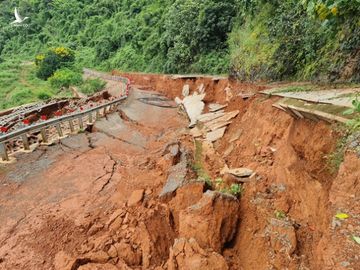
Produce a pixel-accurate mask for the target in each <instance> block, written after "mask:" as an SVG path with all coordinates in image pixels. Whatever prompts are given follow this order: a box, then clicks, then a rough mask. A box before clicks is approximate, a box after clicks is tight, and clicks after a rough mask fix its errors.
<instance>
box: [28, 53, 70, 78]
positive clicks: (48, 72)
mask: <svg viewBox="0 0 360 270" xmlns="http://www.w3.org/2000/svg"><path fill="white" fill-rule="evenodd" d="M74 62H75V53H74V51H73V50H71V49H68V48H65V47H57V48H52V49H50V50H48V51H47V52H46V53H45V54H38V55H37V56H36V57H35V64H36V66H37V67H38V70H37V73H36V75H37V77H38V78H40V79H43V80H47V79H48V78H49V77H51V76H52V75H53V74H54V72H55V71H56V70H58V69H60V68H64V67H68V68H69V67H71V66H72V65H73V64H74Z"/></svg>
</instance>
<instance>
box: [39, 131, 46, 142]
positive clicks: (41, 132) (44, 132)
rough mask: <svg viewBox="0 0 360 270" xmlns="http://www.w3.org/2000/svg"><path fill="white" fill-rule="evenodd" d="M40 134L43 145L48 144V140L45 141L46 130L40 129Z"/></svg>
mask: <svg viewBox="0 0 360 270" xmlns="http://www.w3.org/2000/svg"><path fill="white" fill-rule="evenodd" d="M40 134H41V138H42V140H43V143H47V142H48V139H47V136H46V130H45V128H42V129H41V130H40Z"/></svg>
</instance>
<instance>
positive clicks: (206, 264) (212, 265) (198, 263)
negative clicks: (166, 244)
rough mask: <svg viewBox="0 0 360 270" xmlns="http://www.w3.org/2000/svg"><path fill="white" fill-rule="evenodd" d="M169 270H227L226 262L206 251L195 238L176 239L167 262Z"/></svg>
mask: <svg viewBox="0 0 360 270" xmlns="http://www.w3.org/2000/svg"><path fill="white" fill-rule="evenodd" d="M167 265H168V269H169V270H190V269H196V270H227V269H229V267H228V265H227V263H226V260H225V258H224V257H223V256H221V255H220V254H218V253H216V252H214V251H212V250H204V249H202V248H201V247H200V246H199V244H198V243H197V242H196V240H195V239H194V238H190V239H185V238H179V239H175V243H174V245H173V247H172V248H170V256H169V260H168V262H167Z"/></svg>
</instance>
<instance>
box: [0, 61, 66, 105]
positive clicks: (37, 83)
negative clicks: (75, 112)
mask: <svg viewBox="0 0 360 270" xmlns="http://www.w3.org/2000/svg"><path fill="white" fill-rule="evenodd" d="M70 96H71V92H70V91H59V90H58V89H56V88H53V87H52V86H51V85H50V83H49V82H48V81H43V80H41V79H39V78H37V77H36V68H35V65H34V64H32V63H26V64H22V62H21V61H20V60H16V59H14V60H6V61H5V62H2V63H0V110H3V109H7V108H11V107H15V106H20V105H23V104H27V103H32V102H38V101H44V100H48V99H50V98H54V97H58V98H62V97H70Z"/></svg>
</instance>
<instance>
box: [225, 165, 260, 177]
mask: <svg viewBox="0 0 360 270" xmlns="http://www.w3.org/2000/svg"><path fill="white" fill-rule="evenodd" d="M227 173H229V174H232V175H234V176H236V177H250V176H251V175H252V174H253V173H254V171H253V170H251V169H248V168H236V169H229V168H228V167H227V166H225V168H224V169H222V170H221V174H222V175H224V174H227Z"/></svg>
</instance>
